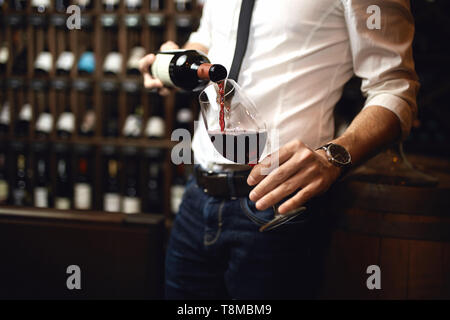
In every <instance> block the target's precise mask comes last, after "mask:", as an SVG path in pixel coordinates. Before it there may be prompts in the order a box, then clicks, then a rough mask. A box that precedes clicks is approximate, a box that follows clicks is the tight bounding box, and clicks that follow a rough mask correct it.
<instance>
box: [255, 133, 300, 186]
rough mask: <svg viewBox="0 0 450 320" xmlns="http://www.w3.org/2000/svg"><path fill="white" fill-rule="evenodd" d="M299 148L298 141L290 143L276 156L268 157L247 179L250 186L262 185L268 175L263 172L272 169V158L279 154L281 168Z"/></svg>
mask: <svg viewBox="0 0 450 320" xmlns="http://www.w3.org/2000/svg"><path fill="white" fill-rule="evenodd" d="M297 147H298V141H292V142H289V143H288V144H286V145H285V146H283V147H282V148H280V149H279V150H278V151H277V152H275V153H274V154H272V155H270V156H268V157H266V158H265V159H264V160H263V161H261V163H259V164H257V165H256V166H254V167H253V169H252V171H251V172H250V174H249V175H248V178H247V183H248V185H250V186H254V185H256V184H258V183H260V182H261V181H262V180H263V179H264V178H265V177H266V175H263V174H262V170H263V169H267V168H269V167H270V165H271V161H272V158H273V157H274V156H277V153H278V165H279V166H280V165H282V164H283V163H284V162H286V161H287V160H288V159H289V158H290V157H291V156H292V155H293V154H294V152H296V151H297ZM276 169H277V168H275V170H276Z"/></svg>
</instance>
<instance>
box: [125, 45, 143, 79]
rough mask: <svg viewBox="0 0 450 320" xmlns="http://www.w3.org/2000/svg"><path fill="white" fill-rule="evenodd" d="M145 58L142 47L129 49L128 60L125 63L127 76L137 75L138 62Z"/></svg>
mask: <svg viewBox="0 0 450 320" xmlns="http://www.w3.org/2000/svg"><path fill="white" fill-rule="evenodd" d="M144 56H145V49H144V48H143V47H134V48H133V49H131V52H130V58H129V59H128V62H127V73H128V74H129V75H139V74H140V73H141V72H140V71H139V60H140V59H141V58H143V57H144Z"/></svg>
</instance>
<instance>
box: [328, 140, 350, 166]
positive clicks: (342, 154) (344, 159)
mask: <svg viewBox="0 0 450 320" xmlns="http://www.w3.org/2000/svg"><path fill="white" fill-rule="evenodd" d="M328 150H329V152H330V154H331V156H332V158H333V160H334V161H336V162H337V163H338V164H339V165H344V166H345V165H348V164H350V162H351V158H350V154H349V153H348V152H347V150H345V148H344V147H342V146H340V145H338V144H331V145H330V146H329V147H328Z"/></svg>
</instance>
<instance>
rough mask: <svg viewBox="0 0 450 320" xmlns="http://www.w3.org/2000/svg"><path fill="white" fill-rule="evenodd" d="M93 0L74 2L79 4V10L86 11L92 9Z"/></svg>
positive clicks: (76, 0)
mask: <svg viewBox="0 0 450 320" xmlns="http://www.w3.org/2000/svg"><path fill="white" fill-rule="evenodd" d="M93 2H94V1H91V0H75V1H74V4H75V5H77V6H79V7H80V9H81V11H88V10H91V9H92V7H93Z"/></svg>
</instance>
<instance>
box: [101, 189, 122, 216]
mask: <svg viewBox="0 0 450 320" xmlns="http://www.w3.org/2000/svg"><path fill="white" fill-rule="evenodd" d="M103 209H104V210H105V211H107V212H119V211H120V195H119V194H117V193H106V194H105V196H104V198H103Z"/></svg>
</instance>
